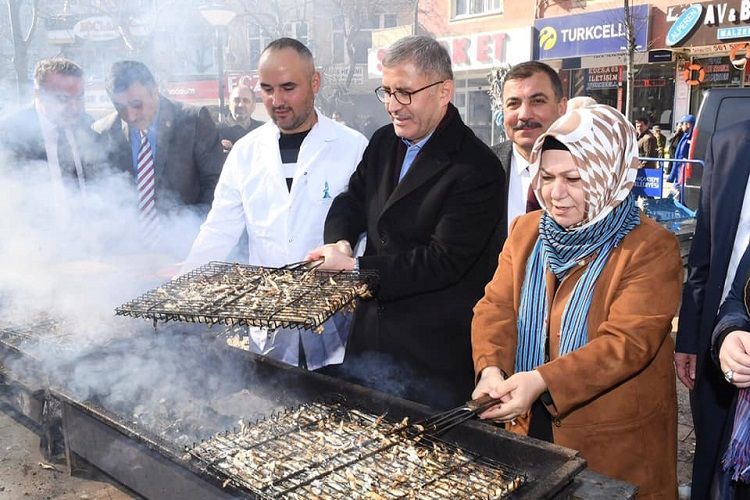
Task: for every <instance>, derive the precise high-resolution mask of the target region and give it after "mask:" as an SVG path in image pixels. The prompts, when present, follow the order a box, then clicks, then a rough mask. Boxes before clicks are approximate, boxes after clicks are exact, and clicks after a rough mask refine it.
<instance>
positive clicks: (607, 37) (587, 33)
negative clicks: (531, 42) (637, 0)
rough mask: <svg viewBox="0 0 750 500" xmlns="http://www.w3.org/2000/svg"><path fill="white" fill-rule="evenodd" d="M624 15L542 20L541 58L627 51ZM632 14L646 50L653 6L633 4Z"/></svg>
mask: <svg viewBox="0 0 750 500" xmlns="http://www.w3.org/2000/svg"><path fill="white" fill-rule="evenodd" d="M748 1H750V0H748ZM624 16H625V14H624V11H623V9H621V8H620V9H608V10H601V11H597V12H592V13H589V14H581V15H577V16H560V17H551V18H548V19H539V20H537V21H536V22H535V23H534V27H535V28H536V31H537V37H536V43H535V49H536V55H537V58H538V59H561V58H566V57H581V56H591V55H597V54H616V53H618V52H624V51H625V47H626V46H627V37H626V34H627V29H626V27H625V17H624ZM631 16H632V18H633V25H634V26H633V27H634V35H635V45H636V48H637V50H646V48H647V45H648V21H649V6H648V5H636V6H633V7H632V8H631Z"/></svg>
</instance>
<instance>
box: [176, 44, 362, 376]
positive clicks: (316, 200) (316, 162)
mask: <svg viewBox="0 0 750 500" xmlns="http://www.w3.org/2000/svg"><path fill="white" fill-rule="evenodd" d="M258 70H259V78H260V82H259V83H260V89H261V96H262V99H263V104H264V105H265V107H266V110H267V111H268V115H269V116H270V117H271V121H269V122H267V123H265V124H264V125H262V126H261V127H259V128H257V129H255V130H253V131H252V132H250V133H249V134H247V135H246V136H245V137H243V138H241V139H240V140H238V141H237V143H236V144H235V145H234V147H233V148H232V150H231V152H230V153H229V157H228V158H227V161H226V163H225V164H224V169H223V170H222V173H221V177H220V178H219V182H218V184H217V186H216V192H215V194H214V201H213V205H212V206H211V211H210V212H209V214H208V217H207V219H206V222H205V223H204V224H203V226H201V230H200V233H199V234H198V237H197V238H196V240H195V242H194V243H193V247H192V249H191V251H190V254H189V255H188V257H187V259H186V260H185V263H184V264H183V267H182V272H183V273H184V272H187V271H189V270H191V269H194V268H196V267H198V266H200V265H202V264H205V263H206V262H209V261H211V260H223V259H226V258H227V256H228V255H229V253H230V252H231V250H232V249H233V247H234V246H235V245H236V244H237V241H238V240H239V238H240V236H241V234H242V232H243V230H247V233H248V252H249V263H250V264H253V265H263V266H272V267H277V266H283V265H285V264H288V263H291V262H297V261H301V260H303V259H304V257H305V256H306V254H307V252H308V250H309V249H310V248H316V247H318V246H320V245H322V244H323V225H324V222H325V218H326V215H327V214H328V209H329V208H330V206H331V202H332V201H333V199H334V198H335V197H336V195H338V194H339V193H340V192H342V191H343V190H344V189H345V188H346V186H347V183H348V181H349V177H350V176H351V174H352V172H354V170H355V168H356V167H357V164H358V163H359V161H360V159H361V158H362V153H363V151H364V149H365V147H366V146H367V139H365V137H364V136H363V135H362V134H360V133H359V132H356V131H355V130H352V129H350V128H348V127H346V126H344V125H342V124H340V123H337V122H335V121H333V120H331V119H329V118H326V117H325V116H324V115H323V114H322V113H320V112H319V111H317V110H316V109H315V107H314V104H315V94H317V92H318V90H319V89H320V74H319V73H318V72H317V71H315V64H314V62H313V57H312V54H311V53H310V51H309V50H308V48H307V47H305V46H304V45H303V44H302V43H300V42H299V41H297V40H294V39H291V38H279V39H278V40H275V41H273V42H271V43H270V44H269V45H268V46H267V47H266V48H265V49H264V51H263V54H261V58H260V61H259V63H258ZM324 326H325V328H324V331H323V333H322V334H318V333H314V332H311V331H307V330H302V331H299V330H284V329H281V330H277V331H276V332H267V331H265V330H262V329H251V330H250V337H251V338H250V350H251V351H253V352H257V353H260V354H264V355H267V356H269V357H272V358H274V359H277V360H280V361H283V362H285V363H288V364H291V365H297V366H303V367H306V368H308V369H310V370H314V369H317V368H320V367H323V366H326V365H329V364H338V363H341V362H342V361H343V359H344V350H345V347H346V337H347V336H348V321H347V320H346V318H344V317H343V316H342V315H336V316H335V317H334V318H332V319H331V320H329V321H328V322H326V323H325V325H324Z"/></svg>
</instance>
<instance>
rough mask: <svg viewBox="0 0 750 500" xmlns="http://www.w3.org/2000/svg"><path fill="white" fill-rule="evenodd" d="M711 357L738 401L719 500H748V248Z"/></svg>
mask: <svg viewBox="0 0 750 500" xmlns="http://www.w3.org/2000/svg"><path fill="white" fill-rule="evenodd" d="M712 340H713V342H712V343H713V353H712V354H713V356H714V360H715V361H716V362H717V363H718V364H719V366H720V367H721V371H722V372H723V373H724V378H725V379H726V380H727V383H729V384H732V385H734V386H735V387H737V389H738V391H737V397H736V398H735V401H734V404H733V410H732V411H730V415H732V418H731V419H729V421H728V422H727V424H726V427H725V429H726V435H727V436H728V439H726V440H725V441H726V443H727V444H726V451H725V452H724V456H723V458H722V469H723V471H722V472H723V473H722V474H721V481H720V486H719V488H720V490H721V498H722V499H735V500H746V499H750V246H749V247H748V248H747V250H745V254H744V255H743V256H742V258H741V259H740V263H739V265H738V266H737V273H736V274H735V278H734V282H733V283H732V288H731V289H730V291H729V294H728V295H727V298H726V300H724V303H723V304H722V305H721V309H719V314H718V316H717V319H716V326H715V327H714V332H713V337H712Z"/></svg>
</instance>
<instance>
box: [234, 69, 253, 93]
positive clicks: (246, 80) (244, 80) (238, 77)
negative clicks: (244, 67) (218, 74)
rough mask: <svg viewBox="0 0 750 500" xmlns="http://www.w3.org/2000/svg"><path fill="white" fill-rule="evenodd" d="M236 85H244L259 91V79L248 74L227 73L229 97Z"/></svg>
mask: <svg viewBox="0 0 750 500" xmlns="http://www.w3.org/2000/svg"><path fill="white" fill-rule="evenodd" d="M236 85H242V86H243V87H250V88H251V89H253V90H254V91H256V92H257V91H258V90H259V89H258V77H257V76H256V75H251V74H247V73H240V72H233V71H230V72H227V84H226V91H227V95H228V94H229V92H231V90H232V89H233V88H234V87H235V86H236Z"/></svg>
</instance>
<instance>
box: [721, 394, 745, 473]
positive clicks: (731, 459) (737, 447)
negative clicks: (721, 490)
mask: <svg viewBox="0 0 750 500" xmlns="http://www.w3.org/2000/svg"><path fill="white" fill-rule="evenodd" d="M724 470H726V471H729V472H730V473H731V474H732V480H733V481H740V482H743V483H750V390H748V389H740V390H739V392H738V393H737V409H736V410H735V412H734V426H733V427H732V439H731V440H730V441H729V447H728V448H727V451H726V453H725V454H724Z"/></svg>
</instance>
